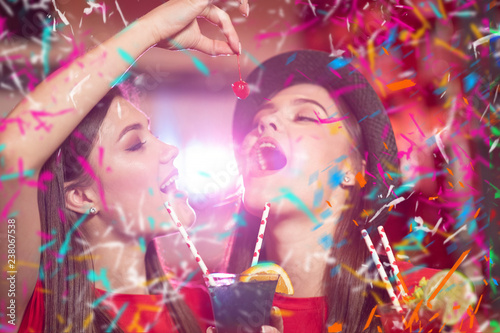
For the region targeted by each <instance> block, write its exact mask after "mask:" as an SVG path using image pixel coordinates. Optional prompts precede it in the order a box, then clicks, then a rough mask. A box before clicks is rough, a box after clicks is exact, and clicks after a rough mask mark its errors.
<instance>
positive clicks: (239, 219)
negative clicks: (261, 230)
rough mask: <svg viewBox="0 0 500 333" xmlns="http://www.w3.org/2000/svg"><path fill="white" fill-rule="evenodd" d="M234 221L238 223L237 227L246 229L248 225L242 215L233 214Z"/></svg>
mask: <svg viewBox="0 0 500 333" xmlns="http://www.w3.org/2000/svg"><path fill="white" fill-rule="evenodd" d="M233 219H234V221H235V222H236V225H237V226H238V227H245V226H246V225H247V222H246V221H245V219H244V218H243V216H242V215H240V214H236V213H234V214H233Z"/></svg>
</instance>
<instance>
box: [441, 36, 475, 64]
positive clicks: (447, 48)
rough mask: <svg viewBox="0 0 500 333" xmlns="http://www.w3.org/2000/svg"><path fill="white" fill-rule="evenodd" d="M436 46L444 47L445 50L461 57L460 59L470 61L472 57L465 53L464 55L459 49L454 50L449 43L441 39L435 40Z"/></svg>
mask: <svg viewBox="0 0 500 333" xmlns="http://www.w3.org/2000/svg"><path fill="white" fill-rule="evenodd" d="M434 44H435V45H436V46H441V47H443V48H444V49H446V50H448V51H450V52H452V53H454V54H456V55H457V56H459V57H460V58H462V59H464V60H469V59H470V57H469V56H468V55H466V54H465V53H463V52H462V51H460V50H458V49H455V48H453V47H452V46H451V45H449V44H448V43H446V42H445V41H444V40H442V39H439V38H434Z"/></svg>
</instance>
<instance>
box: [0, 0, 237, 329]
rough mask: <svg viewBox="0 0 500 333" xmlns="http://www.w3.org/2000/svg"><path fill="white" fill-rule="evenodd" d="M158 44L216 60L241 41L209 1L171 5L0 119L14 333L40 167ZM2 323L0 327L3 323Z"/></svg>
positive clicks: (29, 263)
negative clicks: (210, 29)
mask: <svg viewBox="0 0 500 333" xmlns="http://www.w3.org/2000/svg"><path fill="white" fill-rule="evenodd" d="M244 3H245V4H246V3H247V1H246V0H244ZM244 8H247V7H246V6H244V5H243V4H242V6H241V7H240V11H242V13H244V14H246V13H245V12H244V11H243V9H244ZM197 17H203V18H205V19H207V20H209V21H210V22H212V23H214V24H216V25H218V26H219V27H220V28H221V30H222V32H223V34H224V35H225V37H226V38H227V42H225V41H216V40H212V39H209V38H207V37H205V36H204V35H203V34H202V33H201V31H200V29H199V26H198V23H197V21H196V18H197ZM160 42H161V43H160ZM155 44H161V45H162V47H167V48H171V49H175V48H183V49H194V50H198V51H200V52H203V53H207V54H210V55H219V54H235V53H237V52H238V47H239V40H238V36H237V34H236V31H235V29H234V27H233V25H232V23H231V21H230V19H229V16H228V15H227V14H226V13H225V12H223V11H222V10H221V9H219V8H217V7H216V6H214V5H212V4H210V2H209V1H208V0H201V1H195V0H170V1H169V2H167V3H165V4H163V5H161V6H159V7H157V8H155V9H153V10H152V11H150V12H149V13H148V14H146V15H145V16H143V17H141V18H140V19H138V20H137V21H135V22H134V23H132V24H131V25H129V26H128V27H127V28H125V29H124V30H123V31H121V32H120V33H118V34H117V35H115V36H114V37H112V38H110V39H109V40H107V41H106V42H104V43H102V44H101V45H99V46H97V47H96V48H94V49H92V50H91V51H89V52H87V53H86V54H84V55H82V56H80V57H79V58H77V59H76V60H74V61H73V62H72V63H70V64H69V65H67V66H65V67H63V68H60V69H59V70H58V71H56V72H54V73H53V74H52V75H50V76H49V77H48V78H47V79H45V80H44V81H43V82H42V83H41V84H39V85H38V86H37V87H36V88H35V89H34V90H33V91H32V92H30V93H29V94H28V95H27V96H26V97H25V98H24V99H23V101H22V102H20V103H19V104H18V105H17V106H16V107H15V108H14V109H13V110H12V111H11V113H10V114H9V115H8V116H7V117H6V118H4V119H1V120H0V161H1V162H0V175H1V176H2V177H1V179H0V193H1V195H0V219H1V220H0V244H2V246H1V251H2V263H1V266H2V274H1V275H2V282H0V304H2V305H1V307H2V308H1V309H0V311H1V312H2V313H6V314H8V313H9V311H8V310H7V309H6V308H3V307H4V306H5V307H7V306H8V305H9V304H10V303H9V302H11V301H10V299H14V300H15V311H14V313H15V321H14V323H15V330H17V329H18V328H19V324H20V322H21V319H22V316H23V313H24V311H25V309H26V306H27V304H28V301H29V298H30V296H31V294H32V292H33V289H34V286H35V283H36V280H37V277H38V271H39V262H40V251H41V237H42V236H41V234H40V230H41V225H40V217H39V213H38V203H37V187H38V184H37V180H38V176H39V172H40V169H41V167H42V166H43V164H44V163H45V162H46V161H47V159H48V158H49V157H50V155H51V154H52V153H53V152H54V151H55V150H56V149H57V148H58V147H59V146H60V145H61V144H62V143H63V142H64V140H65V139H66V138H67V137H68V136H69V135H70V133H71V132H72V131H73V130H74V129H75V128H76V126H77V125H78V124H79V123H80V122H81V120H82V119H83V118H84V117H85V116H86V115H87V114H88V112H89V111H90V110H91V109H92V108H93V107H94V106H95V105H96V104H97V103H98V102H99V100H100V99H101V98H102V97H103V96H104V95H105V94H106V93H107V92H108V91H109V90H110V89H111V87H112V86H114V85H115V84H118V83H119V82H120V78H121V77H122V75H123V74H124V73H126V71H127V69H128V68H129V67H130V66H131V65H132V64H133V62H134V61H135V60H136V59H137V58H139V57H140V55H141V54H143V53H144V52H145V51H146V50H148V48H150V47H151V46H153V45H155ZM9 217H12V218H13V221H14V222H13V223H10V224H14V225H15V226H14V227H8V223H7V221H8V218H9ZM9 221H10V220H9ZM12 230H14V231H12ZM12 242H14V243H15V246H14V247H15V250H13V251H11V252H12V254H11V253H8V254H11V255H12V257H8V259H11V258H12V259H15V260H14V261H13V262H15V264H14V265H13V266H12V267H13V268H12V269H10V268H9V269H4V268H5V267H7V261H6V260H7V255H6V254H7V251H8V250H7V249H8V248H7V244H10V243H12ZM11 247H12V246H11ZM6 271H15V272H16V273H15V274H14V275H15V278H16V282H15V286H17V287H16V288H17V290H14V293H13V294H12V293H10V291H9V290H11V289H12V288H11V284H10V283H7V280H5V277H8V276H10V275H11V274H10V273H5V272H6ZM16 288H14V289H16ZM54 292H57V291H54ZM10 295H13V296H12V297H11V296H10ZM4 318H5V317H4ZM5 319H6V321H8V320H10V318H5ZM5 319H4V320H5ZM4 320H2V323H1V324H6V323H5V322H4Z"/></svg>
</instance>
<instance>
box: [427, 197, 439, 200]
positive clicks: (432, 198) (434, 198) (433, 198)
mask: <svg viewBox="0 0 500 333" xmlns="http://www.w3.org/2000/svg"><path fill="white" fill-rule="evenodd" d="M437 198H439V197H429V200H436V199H437Z"/></svg>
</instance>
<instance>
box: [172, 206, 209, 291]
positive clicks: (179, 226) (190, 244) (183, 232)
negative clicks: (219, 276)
mask: <svg viewBox="0 0 500 333" xmlns="http://www.w3.org/2000/svg"><path fill="white" fill-rule="evenodd" d="M163 205H164V206H165V208H166V209H167V212H168V213H169V214H170V216H171V217H172V220H174V224H175V226H176V227H177V229H179V232H180V233H181V235H182V237H183V238H184V241H185V242H186V245H187V247H188V248H189V249H190V250H191V253H192V254H193V256H194V258H195V260H196V262H197V263H198V265H200V268H201V271H202V272H203V274H205V275H207V276H208V281H209V283H210V285H212V286H215V281H214V280H213V278H212V277H211V276H210V275H209V274H210V272H209V270H208V268H207V265H205V262H204V261H203V259H201V256H200V254H199V253H198V251H197V250H196V247H195V246H194V244H193V242H192V241H191V239H190V238H189V235H188V234H187V232H186V229H184V226H183V225H182V223H181V221H180V220H179V218H178V217H177V214H175V212H174V209H173V208H172V206H171V205H170V203H169V202H168V201H166V202H165V203H164V204H163Z"/></svg>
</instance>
